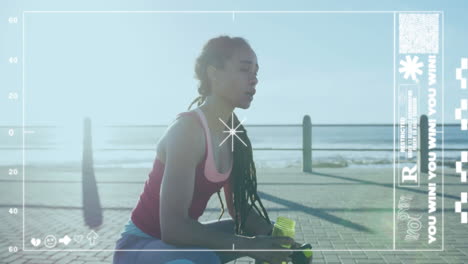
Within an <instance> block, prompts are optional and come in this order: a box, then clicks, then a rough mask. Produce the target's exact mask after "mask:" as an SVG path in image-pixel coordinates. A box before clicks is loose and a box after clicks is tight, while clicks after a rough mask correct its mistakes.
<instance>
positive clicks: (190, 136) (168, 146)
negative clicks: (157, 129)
mask: <svg viewBox="0 0 468 264" xmlns="http://www.w3.org/2000/svg"><path fill="white" fill-rule="evenodd" d="M204 147H205V137H204V131H203V127H202V126H201V125H200V123H199V121H198V120H197V117H196V116H194V114H185V115H181V116H179V117H178V118H176V119H175V120H174V121H173V122H172V123H171V124H170V125H169V127H168V128H167V129H166V131H165V133H164V135H163V136H162V137H161V139H160V140H159V142H158V147H157V149H158V156H160V157H159V159H160V160H162V161H165V160H166V157H167V153H168V151H171V150H172V151H174V150H176V151H177V150H181V149H183V150H186V151H189V152H192V154H193V155H196V156H197V157H198V158H200V159H201V158H203V154H204V152H205V149H204ZM200 159H199V160H200ZM164 163H165V162H164Z"/></svg>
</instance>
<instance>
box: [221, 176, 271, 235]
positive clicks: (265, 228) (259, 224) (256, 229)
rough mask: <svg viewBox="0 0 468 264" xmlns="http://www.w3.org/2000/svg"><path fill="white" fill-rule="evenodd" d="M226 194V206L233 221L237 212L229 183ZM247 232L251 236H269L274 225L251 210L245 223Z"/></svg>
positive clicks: (225, 187)
mask: <svg viewBox="0 0 468 264" xmlns="http://www.w3.org/2000/svg"><path fill="white" fill-rule="evenodd" d="M230 180H231V179H230ZM224 194H225V197H226V204H227V207H228V209H229V214H230V215H231V217H232V219H234V218H235V211H234V204H233V200H232V199H233V196H232V188H231V182H230V181H228V182H227V183H226V184H225V185H224ZM245 225H246V227H245V229H246V231H247V233H248V234H249V235H251V236H256V235H269V234H271V231H272V230H273V225H272V224H271V223H267V221H266V220H265V219H264V218H263V217H261V216H260V215H259V214H258V213H257V212H256V211H255V210H254V209H251V210H250V213H249V216H248V217H247V220H246V223H245Z"/></svg>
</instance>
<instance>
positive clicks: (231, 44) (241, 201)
mask: <svg viewBox="0 0 468 264" xmlns="http://www.w3.org/2000/svg"><path fill="white" fill-rule="evenodd" d="M242 47H247V48H249V49H250V45H249V44H248V42H247V41H246V40H245V39H243V38H240V37H233V38H231V37H229V36H219V37H217V38H213V39H210V40H209V41H208V42H207V43H206V44H205V46H204V47H203V50H202V53H201V54H200V56H199V57H198V58H197V60H196V63H195V78H196V79H198V80H199V81H200V85H199V87H198V93H199V94H200V96H198V97H197V98H196V99H195V100H194V101H193V102H192V103H191V104H190V106H189V107H188V110H190V109H191V108H192V105H193V104H194V103H197V106H200V105H201V104H202V103H203V102H204V101H205V100H206V97H207V96H208V95H210V94H211V83H210V81H209V79H208V76H207V74H206V68H207V67H208V65H212V66H213V67H215V68H217V69H224V64H225V61H226V60H228V59H230V58H231V57H232V55H233V54H234V52H235V51H237V50H238V49H240V48H242ZM237 125H239V119H238V118H237V116H236V115H235V114H234V127H237ZM239 130H240V131H244V132H243V133H239V134H237V135H238V136H239V137H240V138H241V139H242V141H243V142H245V144H247V147H246V146H245V145H244V144H242V143H241V142H239V140H235V143H234V153H233V159H234V161H233V168H232V171H231V175H230V184H231V186H232V187H231V189H232V193H233V198H232V199H233V202H234V209H235V219H234V222H235V233H236V234H238V235H249V234H248V233H247V232H246V230H245V222H246V220H247V216H248V215H249V213H250V210H251V209H252V208H254V210H255V211H256V212H257V213H258V214H259V215H260V216H262V217H263V218H264V219H265V221H266V222H267V223H268V224H271V222H270V218H269V217H268V213H267V212H266V210H265V208H264V207H263V204H262V202H261V200H260V197H259V196H258V193H257V175H256V170H255V163H254V161H253V155H252V144H251V143H250V140H249V137H248V136H247V131H246V130H245V128H244V126H243V125H240V126H239ZM218 198H219V201H220V202H221V215H220V216H219V219H221V217H222V215H223V214H224V204H223V201H222V199H221V195H220V191H218ZM256 202H258V205H257V204H256Z"/></svg>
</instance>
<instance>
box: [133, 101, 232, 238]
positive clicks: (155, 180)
mask: <svg viewBox="0 0 468 264" xmlns="http://www.w3.org/2000/svg"><path fill="white" fill-rule="evenodd" d="M181 115H193V116H194V117H195V118H196V120H198V122H199V123H200V125H201V126H202V127H203V130H204V133H205V142H206V143H205V155H204V159H203V160H202V161H201V162H200V163H199V164H198V165H197V168H196V173H195V183H194V191H193V196H192V202H191V205H190V207H189V210H188V215H189V216H190V217H191V218H192V219H195V220H198V218H199V217H200V216H201V215H202V214H203V212H204V211H205V209H206V205H207V203H208V201H209V199H210V198H211V196H212V195H213V194H214V193H216V192H218V191H219V190H220V189H221V188H222V187H224V188H225V195H226V198H227V197H228V194H229V196H230V194H231V188H230V186H229V175H230V174H231V171H232V162H231V166H230V168H229V170H228V171H227V172H225V173H219V172H218V171H217V168H216V165H215V162H214V157H213V151H212V143H211V135H210V130H209V128H208V123H207V121H206V118H205V115H204V114H203V112H202V111H201V110H200V109H199V108H196V109H195V111H194V112H183V113H180V114H178V115H177V118H179V117H180V116H181ZM163 176H164V163H162V162H161V161H160V160H159V159H157V158H156V159H155V161H154V163H153V168H152V170H151V172H150V173H149V176H148V179H147V180H146V182H145V185H144V189H143V192H142V193H141V195H140V198H139V200H138V202H137V204H136V206H135V208H134V209H133V210H132V214H131V218H130V219H131V221H132V222H133V223H134V224H135V225H136V227H138V228H139V229H140V230H142V231H143V232H144V233H146V234H148V235H151V236H153V237H155V238H159V239H161V225H160V212H159V208H160V190H161V183H162V179H163Z"/></svg>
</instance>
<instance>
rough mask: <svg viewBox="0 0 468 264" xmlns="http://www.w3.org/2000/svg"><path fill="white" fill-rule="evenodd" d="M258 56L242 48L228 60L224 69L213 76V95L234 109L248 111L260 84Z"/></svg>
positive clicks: (248, 49) (218, 70)
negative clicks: (256, 88)
mask: <svg viewBox="0 0 468 264" xmlns="http://www.w3.org/2000/svg"><path fill="white" fill-rule="evenodd" d="M258 69H259V67H258V63H257V56H256V55H255V52H253V51H252V50H251V49H250V48H246V47H244V48H241V49H239V50H238V51H237V52H235V53H234V54H233V56H232V58H231V59H229V60H227V61H226V63H225V65H224V69H221V70H220V69H217V70H216V71H215V73H214V74H213V76H214V78H213V79H214V80H213V79H212V82H213V84H214V86H213V93H214V94H215V95H217V96H219V97H221V98H223V99H224V100H225V101H227V102H228V103H230V104H231V105H232V106H233V107H239V108H242V109H247V108H249V107H250V103H251V102H252V100H253V96H254V94H255V86H256V85H257V83H258V80H257V72H258Z"/></svg>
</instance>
